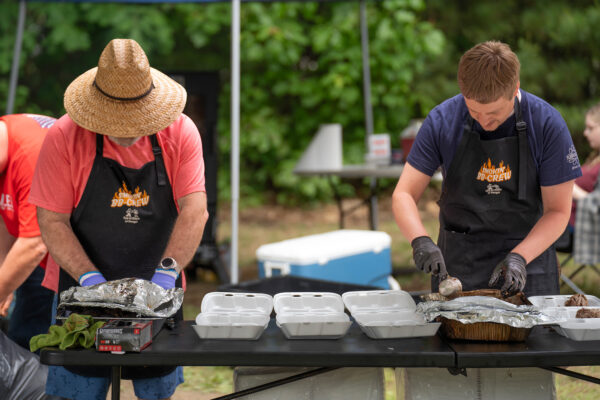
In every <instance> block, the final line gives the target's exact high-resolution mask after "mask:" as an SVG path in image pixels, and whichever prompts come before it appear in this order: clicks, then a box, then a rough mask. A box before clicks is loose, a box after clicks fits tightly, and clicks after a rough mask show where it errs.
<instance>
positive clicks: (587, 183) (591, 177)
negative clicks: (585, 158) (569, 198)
mask: <svg viewBox="0 0 600 400" xmlns="http://www.w3.org/2000/svg"><path fill="white" fill-rule="evenodd" d="M599 173H600V162H595V163H592V164H584V165H582V166H581V174H582V175H581V176H580V177H579V178H577V179H575V184H576V185H577V186H579V187H580V188H582V189H583V190H585V191H586V192H591V191H593V190H594V188H595V187H596V181H597V180H598V174H599ZM576 212H577V201H573V203H572V205H571V218H570V219H569V225H571V226H575V213H576Z"/></svg>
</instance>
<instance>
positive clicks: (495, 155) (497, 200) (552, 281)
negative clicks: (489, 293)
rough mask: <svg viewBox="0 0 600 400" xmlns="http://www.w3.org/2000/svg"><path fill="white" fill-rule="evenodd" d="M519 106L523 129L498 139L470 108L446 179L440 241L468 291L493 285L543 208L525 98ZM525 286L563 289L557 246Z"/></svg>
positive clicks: (535, 264)
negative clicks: (482, 131) (486, 133)
mask: <svg viewBox="0 0 600 400" xmlns="http://www.w3.org/2000/svg"><path fill="white" fill-rule="evenodd" d="M514 110H515V112H514V120H515V129H516V130H517V132H518V134H517V135H516V136H511V135H509V136H508V137H503V138H499V139H491V140H481V138H480V135H479V133H478V132H476V131H474V130H473V124H474V121H473V118H471V116H470V115H469V113H468V112H467V116H466V122H465V126H464V130H463V135H462V139H461V141H460V144H459V145H458V148H457V151H456V154H455V155H454V159H453V160H452V163H451V164H450V167H449V168H448V171H447V174H446V177H445V178H444V183H443V187H444V188H443V190H442V195H441V197H440V200H439V205H440V233H439V238H438V245H439V247H440V249H441V250H442V253H443V255H444V259H445V261H446V268H447V270H448V274H450V275H451V276H454V277H457V278H458V279H460V280H461V282H462V284H463V290H465V291H466V290H475V289H487V288H489V287H488V281H489V279H490V277H491V275H492V271H493V269H494V268H495V267H496V265H497V264H498V263H499V262H500V261H502V260H503V259H504V257H505V256H506V255H507V254H508V253H510V251H511V250H512V249H513V248H515V247H516V246H517V244H518V243H519V242H521V241H522V240H523V239H524V238H525V236H527V234H528V233H529V231H530V230H531V228H532V227H533V226H534V225H535V223H536V222H537V221H538V220H539V219H540V217H541V216H542V213H543V204H542V198H541V188H540V184H539V180H538V175H537V170H536V167H535V164H534V159H533V156H532V154H531V152H530V151H529V146H528V143H527V124H526V123H525V122H524V121H523V118H522V115H521V105H520V102H519V100H518V98H515V106H514ZM509 118H512V117H509ZM438 283H439V282H438V280H437V277H435V276H432V279H431V286H432V291H434V292H436V291H437V290H438ZM502 283H503V281H501V282H500V284H499V285H498V286H497V287H496V288H500V287H501V285H502ZM524 292H525V294H526V295H527V296H532V295H551V294H558V293H559V282H558V265H557V260H556V254H555V252H554V249H553V247H552V246H551V247H550V248H548V249H547V250H546V251H544V252H543V253H542V254H541V255H540V256H539V257H537V258H536V259H534V260H533V261H531V262H530V263H529V264H527V282H526V285H525V289H524Z"/></svg>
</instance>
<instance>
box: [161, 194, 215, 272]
mask: <svg viewBox="0 0 600 400" xmlns="http://www.w3.org/2000/svg"><path fill="white" fill-rule="evenodd" d="M178 204H179V216H178V217H177V221H176V222H175V226H174V227H173V232H172V233H171V237H170V238H169V243H168V244H167V248H166V249H165V252H164V257H173V258H174V259H175V260H177V263H178V268H177V272H180V271H181V270H182V269H183V268H184V267H185V266H186V265H187V264H188V263H189V262H190V261H191V260H192V257H194V253H195V252H196V249H197V248H198V245H199V244H200V240H201V239H202V234H203V233H204V225H206V221H207V219H208V212H207V210H206V193H204V192H195V193H190V194H188V195H186V196H183V197H182V198H180V199H179V200H178Z"/></svg>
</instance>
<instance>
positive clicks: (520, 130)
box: [514, 97, 527, 200]
mask: <svg viewBox="0 0 600 400" xmlns="http://www.w3.org/2000/svg"><path fill="white" fill-rule="evenodd" d="M514 107H515V108H514V109H515V120H516V129H517V134H518V135H519V193H518V196H519V200H525V199H526V198H527V193H526V192H527V122H525V121H523V114H522V112H521V102H520V101H519V98H518V97H515V106H514Z"/></svg>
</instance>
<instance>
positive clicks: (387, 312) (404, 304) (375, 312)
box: [342, 290, 441, 339]
mask: <svg viewBox="0 0 600 400" xmlns="http://www.w3.org/2000/svg"><path fill="white" fill-rule="evenodd" d="M342 300H343V302H344V304H345V305H346V308H348V310H350V312H351V313H352V316H353V317H354V319H355V320H356V323H357V324H358V326H359V327H360V329H361V330H362V331H363V332H364V333H365V334H366V335H367V336H368V337H370V338H371V339H390V338H403V337H418V336H433V335H435V334H436V332H437V330H438V329H439V327H440V325H441V324H440V323H439V322H433V323H427V322H426V320H425V317H424V316H423V315H422V314H420V313H417V312H416V304H415V301H414V300H413V298H412V296H411V295H410V293H408V292H405V291H403V290H366V291H355V292H346V293H344V294H343V295H342Z"/></svg>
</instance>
